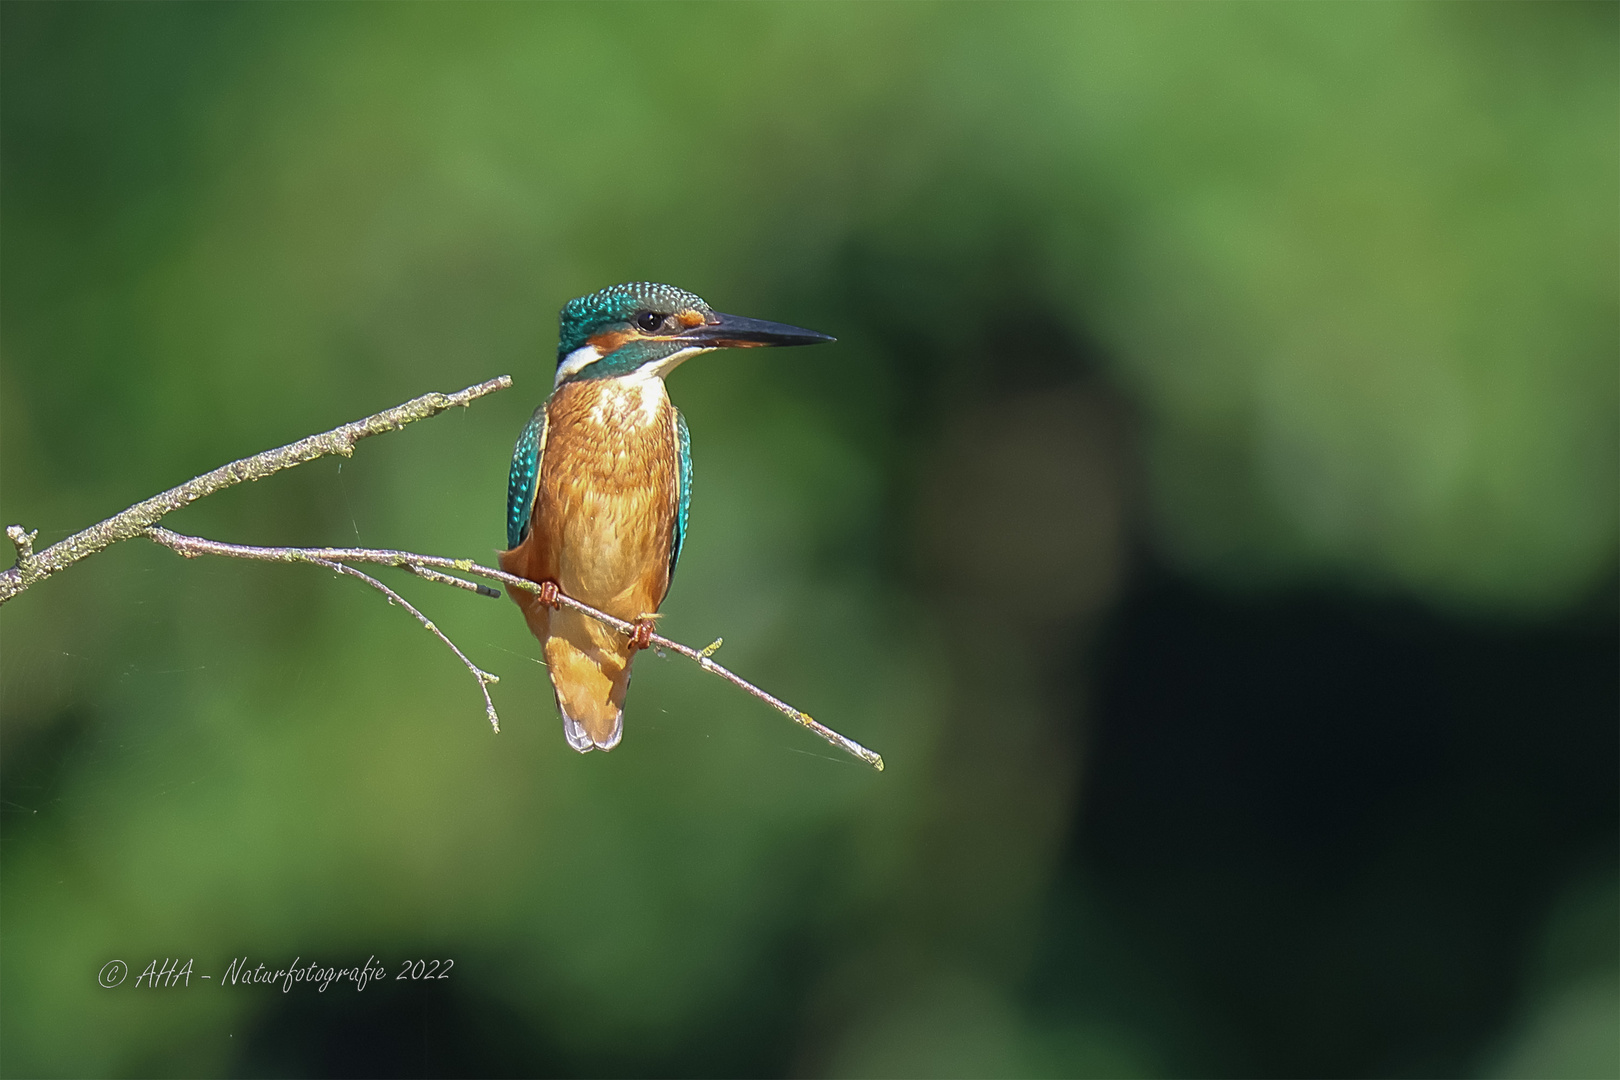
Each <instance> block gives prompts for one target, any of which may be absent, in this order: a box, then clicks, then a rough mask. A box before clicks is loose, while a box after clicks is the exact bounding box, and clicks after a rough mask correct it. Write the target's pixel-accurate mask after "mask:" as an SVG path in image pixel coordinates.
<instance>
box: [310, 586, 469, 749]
mask: <svg viewBox="0 0 1620 1080" xmlns="http://www.w3.org/2000/svg"><path fill="white" fill-rule="evenodd" d="M309 561H310V562H312V563H314V564H315V565H316V566H324V567H326V568H327V569H328V570H336V571H337V572H338V573H340V574H348V575H349V576H350V577H357V578H359V579H360V580H361V581H363V582H365V583H366V584H367V585H370V586H371V587H372V588H373V589H376V590H377V591H378V592H380V593H382V594H383V595H384V596H386V597H388V602H389V603H390V604H398V605H399V606H400V607H402V608H404V609H405V610H406V611H408V612H410V613H411V614H412V615H414V616H416V621H417V622H419V623H421V624H422V625H423V626H425V627H427V630H428V632H429V633H431V634H432V635H433V636H434V637H436V638H438V639H439V640H440V641H442V642H444V644H445V648H447V649H449V650H450V651H451V652H453V653H455V654H456V659H458V660H460V661H461V662H462V663H463V664H466V665H467V670H468V671H470V672H472V675H473V678H475V679H477V680H478V689H479V691H480V692H482V693H483V695H484V715H485V716H487V717H489V726H490V727H492V728H494V729H495V730H496V731H500V730H501V718H500V717H499V716H498V715H496V712H495V702H493V701H492V700H490V696H489V684H490V683H498V682H500V681H501V677H500V676H499V675H491V674H490V673H489V672H487V671H485V670H484V669H483V668H481V667H479V666H478V665H477V664H475V663H473V662H472V661H471V660H469V659H467V654H466V653H464V652H462V651H461V650H460V649H458V648H456V643H455V642H453V641H451V640H450V639H449V638H448V637H446V636H445V634H444V631H443V630H440V629H439V628H438V627H437V626H435V625H434V624H433V620H432V619H430V618H428V617H427V616H426V615H424V614H422V613H421V612H420V611H418V610H417V609H416V608H415V607H413V606H412V605H411V602H410V601H409V600H407V599H405V598H404V597H403V596H401V595H399V593H397V592H395V591H394V590H393V589H390V588H389V587H388V586H386V585H384V584H383V583H382V582H380V581H378V580H377V579H376V578H374V577H372V576H371V575H370V574H363V573H361V572H360V571H358V570H356V569H355V568H354V567H352V566H345V565H344V564H343V563H340V562H328V561H327V560H326V559H311V560H309ZM429 573H432V571H429ZM428 580H429V581H443V582H446V583H448V582H452V581H457V579H456V578H453V577H450V576H449V575H448V574H434V575H433V577H431V578H429V579H428ZM457 583H458V584H461V585H471V584H472V583H471V582H467V581H460V582H457Z"/></svg>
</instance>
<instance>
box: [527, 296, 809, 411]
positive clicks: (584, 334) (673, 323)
mask: <svg viewBox="0 0 1620 1080" xmlns="http://www.w3.org/2000/svg"><path fill="white" fill-rule="evenodd" d="M559 322H560V324H561V325H560V334H559V336H558V341H557V383H556V384H557V385H558V386H561V385H562V384H563V383H566V382H574V381H578V380H583V379H612V378H617V377H619V376H623V375H630V374H634V373H636V372H645V373H647V374H649V375H657V376H663V375H666V374H668V373H669V371H670V370H671V369H672V368H674V367H675V366H676V365H677V364H680V363H681V362H682V361H684V360H688V359H690V358H691V357H694V356H696V355H698V354H699V353H705V352H708V351H710V350H711V349H753V348H760V347H762V346H768V345H815V344H817V343H819V342H823V341H832V340H833V338H831V337H828V336H827V335H826V334H818V333H816V332H815V331H814V330H801V329H799V328H798V327H797V326H786V325H783V324H782V323H773V322H764V321H762V320H760V319H745V318H743V317H741V316H739V315H722V314H720V313H719V312H717V311H715V310H714V309H713V308H711V307H709V305H708V304H705V303H704V302H703V298H702V297H700V296H697V295H695V294H693V293H689V292H687V291H686V290H684V289H677V288H675V287H674V286H672V285H657V284H654V283H653V282H650V281H636V282H631V283H630V284H628V285H612V286H609V287H608V288H606V289H602V290H601V291H599V292H594V293H591V295H589V296H581V297H579V298H577V299H574V300H570V301H568V303H567V304H565V305H563V309H562V312H561V315H560V317H559Z"/></svg>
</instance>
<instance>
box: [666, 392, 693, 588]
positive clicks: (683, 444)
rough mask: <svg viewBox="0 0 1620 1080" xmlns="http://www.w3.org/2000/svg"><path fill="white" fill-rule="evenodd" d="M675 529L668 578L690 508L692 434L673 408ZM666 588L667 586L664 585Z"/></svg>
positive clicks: (677, 557) (672, 575)
mask: <svg viewBox="0 0 1620 1080" xmlns="http://www.w3.org/2000/svg"><path fill="white" fill-rule="evenodd" d="M675 457H676V471H675V529H674V535H673V538H672V539H671V540H670V545H669V579H670V580H671V581H673V580H675V564H676V563H678V562H680V561H681V544H682V543H683V542H684V541H685V540H686V513H687V511H688V510H690V509H691V508H692V436H691V435H690V434H688V433H687V430H686V417H684V416H682V415H681V410H679V409H676V410H675ZM666 588H667V586H666Z"/></svg>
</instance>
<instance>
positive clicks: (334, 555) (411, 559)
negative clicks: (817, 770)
mask: <svg viewBox="0 0 1620 1080" xmlns="http://www.w3.org/2000/svg"><path fill="white" fill-rule="evenodd" d="M146 535H147V536H150V537H151V538H152V539H153V540H155V541H156V542H157V543H159V544H162V545H163V546H164V547H166V548H168V549H170V550H171V551H174V552H177V553H178V554H181V555H184V556H185V557H187V558H196V557H197V556H199V555H223V556H225V557H227V558H232V559H255V560H258V561H261V562H279V563H314V564H315V565H317V566H327V567H342V566H343V564H344V563H351V562H359V563H371V564H375V565H380V566H397V567H400V568H402V569H405V570H409V571H411V572H412V573H415V574H417V575H418V576H419V577H424V578H426V579H427V580H429V581H439V582H442V583H444V584H450V583H454V584H456V585H458V586H460V587H462V588H466V587H468V586H469V585H471V584H472V583H471V582H467V581H461V580H459V579H456V578H453V577H451V576H450V575H448V574H442V573H434V570H456V571H459V572H461V573H463V574H471V575H473V576H475V577H483V578H488V579H490V580H491V581H499V582H501V583H502V584H503V585H506V586H507V587H508V588H512V589H522V590H524V591H526V592H532V593H538V592H540V586H539V585H537V584H536V583H534V582H532V581H530V580H528V579H527V578H520V577H517V576H515V575H513V574H508V573H506V572H505V571H503V570H494V569H491V568H490V567H487V566H480V565H479V564H477V563H475V562H473V561H472V560H471V559H447V558H444V557H443V556H440V555H418V554H416V553H414V552H410V551H391V550H387V549H381V548H295V547H256V546H253V545H249V544H227V543H222V542H221V541H218V540H207V539H204V538H203V537H200V536H186V535H184V534H182V533H177V532H174V531H173V530H171V529H165V528H163V527H162V526H153V527H152V528H149V529H147V530H146ZM343 569H344V572H347V573H356V574H357V576H360V577H365V575H364V574H358V573H357V572H356V571H353V570H352V569H348V568H343ZM424 571H426V572H425V573H424ZM446 579H448V580H446ZM367 580H368V581H371V582H372V584H374V585H376V586H377V587H378V588H380V589H383V590H384V591H385V592H387V591H388V590H387V588H386V586H384V585H383V584H382V583H381V582H378V581H376V580H375V579H371V578H367ZM390 595H397V594H392V593H390ZM400 602H401V603H404V601H403V600H401V601H400ZM557 602H558V603H559V604H561V605H562V606H563V607H566V608H569V609H570V610H573V611H577V612H579V613H580V614H581V615H588V616H590V617H591V618H593V619H595V620H597V621H598V622H600V623H603V624H605V625H607V626H611V627H613V628H614V629H615V630H617V631H619V632H620V633H622V634H627V635H628V634H631V633H634V632H635V629H636V628H635V625H634V624H633V623H629V622H626V621H625V620H623V619H619V618H615V617H614V616H612V615H609V614H608V613H607V612H605V611H598V610H597V609H596V608H593V607H591V606H590V605H589V604H584V603H581V602H580V601H578V600H575V599H574V598H573V597H571V596H568V595H567V594H565V593H563V592H561V591H560V590H559V591H558V593H557ZM406 607H407V608H409V605H406ZM410 610H411V611H412V613H413V614H416V617H417V618H418V619H420V620H421V621H422V623H423V625H425V626H427V627H428V628H429V629H430V630H433V631H434V632H435V633H438V631H437V629H436V628H435V627H434V626H433V625H432V623H430V622H428V620H427V619H426V618H424V617H423V616H422V615H421V614H420V613H418V612H416V610H415V609H414V608H410ZM439 636H440V637H441V638H442V637H443V635H442V634H440V635H439ZM445 643H446V644H449V641H448V639H446V641H445ZM652 643H653V644H654V645H657V646H659V647H660V648H663V649H668V650H669V651H670V652H673V653H678V654H680V655H681V656H684V657H685V658H686V659H688V660H690V661H692V662H693V663H695V664H697V665H698V667H700V668H702V669H703V670H704V671H707V672H710V673H712V674H715V675H718V676H720V678H722V679H724V680H726V681H727V682H729V683H731V684H732V685H733V686H735V687H737V688H738V689H740V690H744V691H746V692H748V693H749V694H752V695H753V696H754V697H756V698H758V699H759V700H761V701H763V702H764V703H765V704H767V705H769V706H770V707H771V708H773V709H775V710H776V711H777V712H779V713H781V714H782V715H783V716H786V717H787V718H788V719H790V720H792V721H793V722H794V723H796V724H799V725H801V726H803V727H805V728H808V729H809V730H811V731H813V732H815V733H816V734H817V735H819V736H820V737H821V738H823V739H825V740H826V741H827V742H829V743H831V744H832V745H834V746H836V747H838V748H839V749H840V750H843V751H844V752H846V753H848V754H852V755H854V756H855V757H858V758H860V759H861V760H862V761H864V762H866V763H867V764H868V765H870V766H872V767H873V768H874V769H877V770H879V771H880V772H881V771H882V769H883V758H882V756H881V755H879V754H878V753H877V752H875V751H872V750H868V749H867V748H866V747H864V746H862V745H861V744H860V743H858V742H856V741H855V740H854V739H851V738H848V737H847V736H844V735H840V734H839V733H838V732H836V731H834V730H833V729H832V728H830V727H827V726H826V725H825V724H822V723H820V722H819V721H817V720H816V719H814V718H813V717H812V716H810V714H809V713H806V712H801V711H800V710H798V709H795V708H794V707H793V706H791V705H789V704H788V703H787V702H785V701H783V700H782V699H780V698H778V697H776V696H775V695H773V694H770V693H768V692H767V691H765V690H762V689H760V688H759V687H757V686H755V685H754V684H753V683H751V682H749V681H748V680H747V679H744V678H743V677H742V676H740V675H738V674H737V673H736V672H734V671H731V670H730V669H729V668H726V667H724V666H722V665H720V664H717V663H715V662H714V661H713V660H712V659H710V657H711V655H712V654H713V653H714V650H715V649H717V648H719V646H720V642H719V641H718V640H717V641H715V642H714V644H712V645H710V646H708V647H707V648H704V649H694V648H692V647H691V646H690V645H683V644H681V643H680V642H678V641H672V640H671V639H669V638H667V637H664V636H663V635H662V634H656V633H655V634H653V635H652ZM450 647H451V648H452V649H455V646H454V645H451V646H450ZM456 655H457V656H459V657H461V661H462V663H464V664H466V665H467V667H468V668H469V669H471V670H472V671H473V672H474V673H475V675H476V674H477V673H478V669H477V668H476V667H474V666H473V664H472V662H471V661H469V660H468V659H467V658H466V657H465V656H463V655H462V653H461V650H459V649H456ZM482 685H483V684H482V678H481V677H480V686H482ZM484 696H485V699H486V701H487V700H488V697H489V694H488V691H487V690H486V691H485V694H484ZM490 722H491V723H496V720H495V716H494V706H493V705H491V706H490ZM497 730H499V727H498V725H497Z"/></svg>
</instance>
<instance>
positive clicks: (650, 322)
mask: <svg viewBox="0 0 1620 1080" xmlns="http://www.w3.org/2000/svg"><path fill="white" fill-rule="evenodd" d="M636 325H637V326H639V327H641V329H643V330H645V331H647V332H648V333H651V332H652V331H654V330H657V329H658V328H659V327H660V326H663V325H664V317H663V316H662V315H660V314H658V313H657V312H656V311H643V312H642V313H641V314H639V315H637V316H636Z"/></svg>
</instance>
